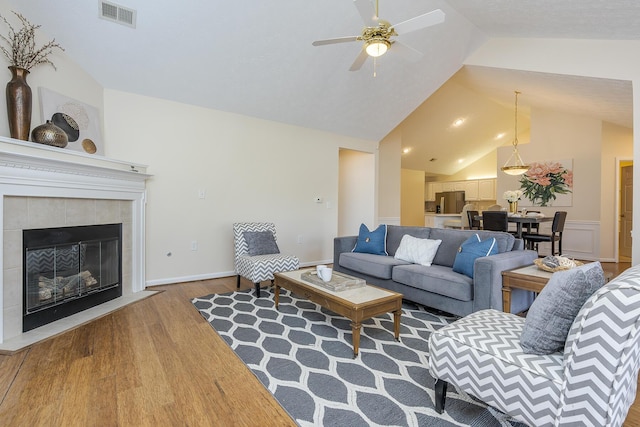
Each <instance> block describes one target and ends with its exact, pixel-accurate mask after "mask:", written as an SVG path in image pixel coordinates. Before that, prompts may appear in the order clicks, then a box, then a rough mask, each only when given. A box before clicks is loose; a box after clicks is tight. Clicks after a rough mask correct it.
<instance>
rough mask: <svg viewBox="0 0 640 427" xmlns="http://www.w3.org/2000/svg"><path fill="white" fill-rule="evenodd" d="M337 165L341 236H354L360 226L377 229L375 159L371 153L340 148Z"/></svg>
mask: <svg viewBox="0 0 640 427" xmlns="http://www.w3.org/2000/svg"><path fill="white" fill-rule="evenodd" d="M338 165H339V166H338V236H353V235H357V234H358V229H359V228H360V224H363V223H364V224H367V226H368V227H374V226H375V225H376V224H375V223H374V221H375V219H376V215H375V178H376V176H375V173H376V172H375V171H376V159H375V155H374V154H372V153H365V152H362V151H356V150H348V149H343V148H341V149H340V152H339V161H338ZM372 230H373V228H372Z"/></svg>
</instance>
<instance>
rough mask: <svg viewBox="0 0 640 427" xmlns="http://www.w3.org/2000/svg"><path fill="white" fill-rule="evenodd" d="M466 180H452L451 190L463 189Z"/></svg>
mask: <svg viewBox="0 0 640 427" xmlns="http://www.w3.org/2000/svg"><path fill="white" fill-rule="evenodd" d="M466 182H467V181H454V182H453V191H464V188H465V186H466V184H465V183H466Z"/></svg>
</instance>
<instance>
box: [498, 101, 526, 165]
mask: <svg viewBox="0 0 640 427" xmlns="http://www.w3.org/2000/svg"><path fill="white" fill-rule="evenodd" d="M515 93H516V119H515V125H516V128H515V135H514V137H513V153H511V157H509V160H507V162H506V163H505V164H504V166H503V167H502V168H501V169H502V172H504V173H506V174H507V175H522V174H523V173H525V172H526V171H528V170H529V168H530V166H529V165H526V164H525V163H524V162H523V161H522V158H521V157H520V154H519V153H518V95H519V94H520V92H518V91H515Z"/></svg>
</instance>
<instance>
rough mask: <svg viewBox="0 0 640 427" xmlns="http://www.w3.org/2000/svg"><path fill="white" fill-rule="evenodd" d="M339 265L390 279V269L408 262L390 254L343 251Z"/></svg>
mask: <svg viewBox="0 0 640 427" xmlns="http://www.w3.org/2000/svg"><path fill="white" fill-rule="evenodd" d="M339 263H340V267H344V268H348V269H349V270H353V271H356V272H358V273H362V274H367V275H369V276H373V277H377V278H379V279H386V280H388V279H391V271H392V269H393V267H395V266H397V265H406V264H409V263H408V262H406V261H402V260H399V259H395V258H394V257H391V256H384V255H373V254H362V253H358V252H343V253H341V254H340V262H339Z"/></svg>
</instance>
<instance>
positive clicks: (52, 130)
mask: <svg viewBox="0 0 640 427" xmlns="http://www.w3.org/2000/svg"><path fill="white" fill-rule="evenodd" d="M31 140H32V141H33V142H37V143H38V144H45V145H52V146H54V147H60V148H64V147H66V146H67V144H68V143H69V137H68V136H67V133H66V132H65V131H63V130H62V129H60V128H59V127H58V126H56V125H54V124H53V123H51V121H49V120H47V123H45V124H42V125H40V126H36V127H35V128H33V130H32V131H31Z"/></svg>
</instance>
